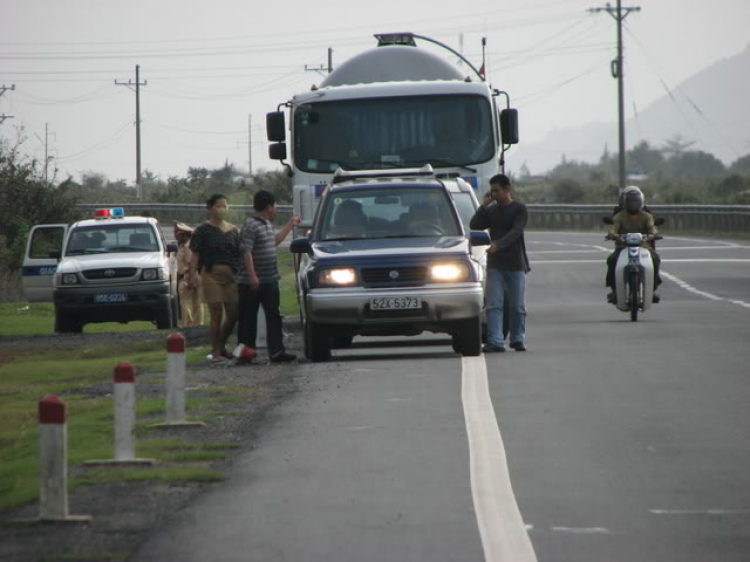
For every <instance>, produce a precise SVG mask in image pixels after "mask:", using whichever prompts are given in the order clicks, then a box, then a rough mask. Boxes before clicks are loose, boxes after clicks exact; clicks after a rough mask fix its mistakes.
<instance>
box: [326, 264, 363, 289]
mask: <svg viewBox="0 0 750 562" xmlns="http://www.w3.org/2000/svg"><path fill="white" fill-rule="evenodd" d="M356 281H357V272H356V271H355V270H354V268H351V267H345V268H337V269H323V270H321V272H320V273H319V274H318V282H319V283H320V284H321V285H353V284H354V283H355V282H356Z"/></svg>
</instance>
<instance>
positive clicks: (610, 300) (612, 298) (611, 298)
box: [607, 291, 617, 304]
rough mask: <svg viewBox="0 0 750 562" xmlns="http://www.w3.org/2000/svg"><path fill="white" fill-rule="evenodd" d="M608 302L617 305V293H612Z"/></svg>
mask: <svg viewBox="0 0 750 562" xmlns="http://www.w3.org/2000/svg"><path fill="white" fill-rule="evenodd" d="M607 302H608V303H610V304H615V303H616V302H617V297H615V292H614V291H612V292H610V293H609V294H608V295H607Z"/></svg>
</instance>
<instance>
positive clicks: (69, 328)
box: [55, 309, 83, 334]
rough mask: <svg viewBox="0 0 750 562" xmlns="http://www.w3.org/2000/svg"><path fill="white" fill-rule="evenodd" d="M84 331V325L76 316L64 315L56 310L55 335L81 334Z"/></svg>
mask: <svg viewBox="0 0 750 562" xmlns="http://www.w3.org/2000/svg"><path fill="white" fill-rule="evenodd" d="M82 331H83V323H82V322H80V321H79V320H78V319H77V318H76V317H75V316H72V315H70V314H63V313H61V312H59V311H58V310H57V309H56V310H55V333H58V334H80V333H81V332H82Z"/></svg>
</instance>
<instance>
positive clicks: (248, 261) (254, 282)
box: [242, 251, 260, 291]
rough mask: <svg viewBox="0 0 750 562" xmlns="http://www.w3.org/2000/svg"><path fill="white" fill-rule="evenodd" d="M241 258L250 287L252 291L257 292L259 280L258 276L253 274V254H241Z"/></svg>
mask: <svg viewBox="0 0 750 562" xmlns="http://www.w3.org/2000/svg"><path fill="white" fill-rule="evenodd" d="M242 257H243V259H244V261H245V270H246V271H247V278H248V280H249V281H250V287H252V289H253V290H254V291H257V290H258V287H260V280H259V279H258V275H257V274H256V273H255V262H254V261H253V254H251V253H250V252H247V251H246V252H243V254H242Z"/></svg>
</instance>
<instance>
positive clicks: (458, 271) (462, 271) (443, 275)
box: [430, 263, 471, 281]
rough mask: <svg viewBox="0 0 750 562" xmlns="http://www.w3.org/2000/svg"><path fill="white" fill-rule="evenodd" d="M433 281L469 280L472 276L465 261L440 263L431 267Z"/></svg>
mask: <svg viewBox="0 0 750 562" xmlns="http://www.w3.org/2000/svg"><path fill="white" fill-rule="evenodd" d="M430 275H431V277H432V280H433V281H468V280H469V278H470V277H471V273H470V271H469V266H468V265H466V264H465V263H438V264H435V265H433V266H432V268H430Z"/></svg>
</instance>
